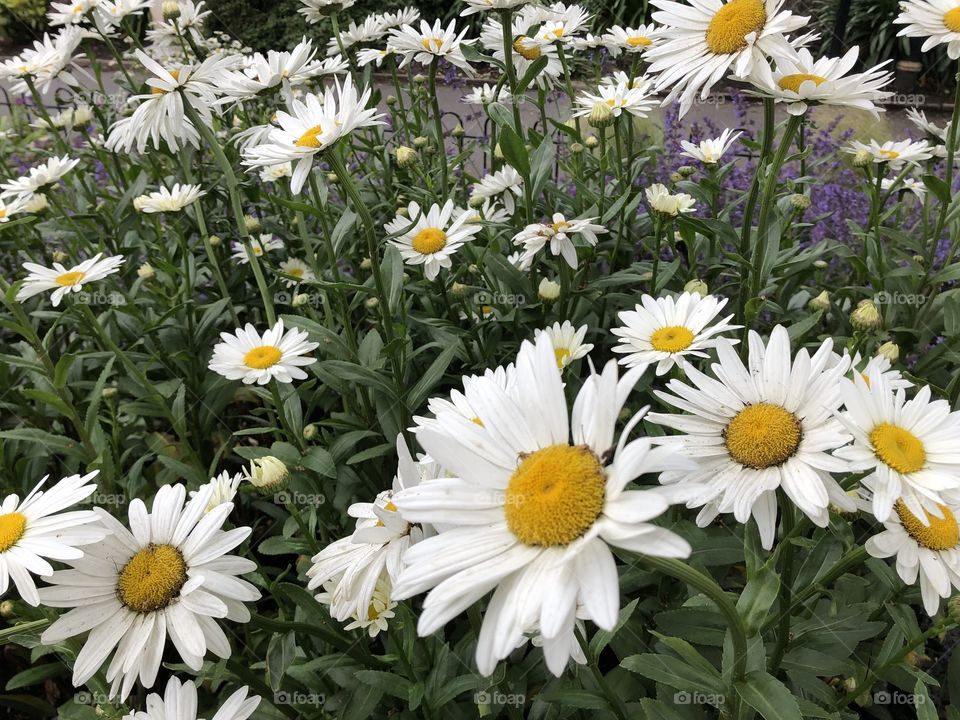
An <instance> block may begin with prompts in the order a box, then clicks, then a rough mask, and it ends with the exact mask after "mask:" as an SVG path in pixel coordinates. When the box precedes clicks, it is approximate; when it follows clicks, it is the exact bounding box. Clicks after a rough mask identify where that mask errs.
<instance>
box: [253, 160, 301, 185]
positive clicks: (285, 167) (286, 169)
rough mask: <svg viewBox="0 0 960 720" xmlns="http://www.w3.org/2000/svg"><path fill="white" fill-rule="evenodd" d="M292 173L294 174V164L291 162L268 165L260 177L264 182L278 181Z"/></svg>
mask: <svg viewBox="0 0 960 720" xmlns="http://www.w3.org/2000/svg"><path fill="white" fill-rule="evenodd" d="M291 175H293V165H292V164H291V163H290V162H282V163H277V164H276V165H267V166H265V167H264V168H263V169H262V170H261V171H260V179H261V180H262V181H263V182H277V181H278V180H281V179H282V178H287V177H290V176H291Z"/></svg>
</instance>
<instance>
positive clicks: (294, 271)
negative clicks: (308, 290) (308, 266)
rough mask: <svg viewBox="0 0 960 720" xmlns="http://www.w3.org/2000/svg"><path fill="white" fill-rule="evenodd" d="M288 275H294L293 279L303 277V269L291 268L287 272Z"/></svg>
mask: <svg viewBox="0 0 960 720" xmlns="http://www.w3.org/2000/svg"><path fill="white" fill-rule="evenodd" d="M287 275H292V276H293V277H303V268H291V269H290V270H287Z"/></svg>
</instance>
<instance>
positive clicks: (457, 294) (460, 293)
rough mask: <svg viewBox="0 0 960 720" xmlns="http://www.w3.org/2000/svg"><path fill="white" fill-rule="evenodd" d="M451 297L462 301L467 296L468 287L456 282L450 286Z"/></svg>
mask: <svg viewBox="0 0 960 720" xmlns="http://www.w3.org/2000/svg"><path fill="white" fill-rule="evenodd" d="M450 296H451V297H453V298H455V299H456V300H462V299H463V298H465V297H466V296H467V286H466V285H464V284H463V283H458V282H455V283H454V284H453V285H451V286H450Z"/></svg>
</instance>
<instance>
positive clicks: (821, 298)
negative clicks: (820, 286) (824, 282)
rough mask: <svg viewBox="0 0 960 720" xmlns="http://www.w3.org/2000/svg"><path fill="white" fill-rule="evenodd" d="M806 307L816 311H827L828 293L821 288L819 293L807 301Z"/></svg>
mask: <svg viewBox="0 0 960 720" xmlns="http://www.w3.org/2000/svg"><path fill="white" fill-rule="evenodd" d="M807 307H809V308H810V309H811V310H813V311H814V312H816V311H817V310H823V311H827V310H829V309H830V293H828V292H827V291H826V290H822V291H821V292H820V294H819V295H817V296H816V297H815V298H813V299H812V300H810V302H809V303H807Z"/></svg>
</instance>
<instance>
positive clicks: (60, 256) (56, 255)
mask: <svg viewBox="0 0 960 720" xmlns="http://www.w3.org/2000/svg"><path fill="white" fill-rule="evenodd" d="M50 256H51V257H52V258H53V261H54V262H58V263H62V262H66V261H67V258H68V257H70V256H69V255H67V254H66V253H65V252H64V251H63V250H54V251H53V252H52V253H50Z"/></svg>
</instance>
